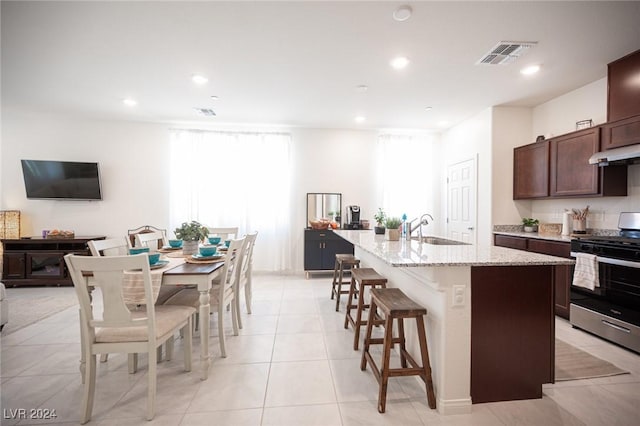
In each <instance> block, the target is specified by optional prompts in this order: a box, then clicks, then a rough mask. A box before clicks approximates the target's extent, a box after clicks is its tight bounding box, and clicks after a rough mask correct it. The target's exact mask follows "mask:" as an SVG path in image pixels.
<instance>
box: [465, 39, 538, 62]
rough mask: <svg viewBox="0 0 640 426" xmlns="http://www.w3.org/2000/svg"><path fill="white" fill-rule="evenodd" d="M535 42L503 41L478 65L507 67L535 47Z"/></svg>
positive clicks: (481, 59)
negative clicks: (506, 65)
mask: <svg viewBox="0 0 640 426" xmlns="http://www.w3.org/2000/svg"><path fill="white" fill-rule="evenodd" d="M536 44H537V42H535V41H526V42H522V41H501V42H500V43H498V44H496V45H495V46H494V47H493V48H492V49H491V50H490V51H489V53H487V54H485V55H484V56H482V58H480V60H479V61H478V62H476V65H505V64H508V63H510V62H512V61H514V60H516V59H518V58H519V57H520V56H522V55H524V53H525V52H526V51H527V50H529V49H530V48H532V47H533V46H535V45H536Z"/></svg>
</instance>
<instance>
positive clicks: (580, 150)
mask: <svg viewBox="0 0 640 426" xmlns="http://www.w3.org/2000/svg"><path fill="white" fill-rule="evenodd" d="M600 150H601V149H600V128H599V127H591V128H589V129H584V130H579V131H576V132H572V133H567V134H566V135H561V136H556V137H554V138H551V139H548V140H546V141H543V142H537V143H534V144H530V145H525V146H521V147H518V148H515V149H514V150H513V155H514V158H513V164H514V170H513V182H514V185H513V199H514V200H520V199H535V198H571V197H585V196H586V197H605V196H625V195H627V166H624V165H622V166H607V167H598V166H597V165H593V164H589V157H591V156H592V155H593V154H595V153H596V152H598V151H600Z"/></svg>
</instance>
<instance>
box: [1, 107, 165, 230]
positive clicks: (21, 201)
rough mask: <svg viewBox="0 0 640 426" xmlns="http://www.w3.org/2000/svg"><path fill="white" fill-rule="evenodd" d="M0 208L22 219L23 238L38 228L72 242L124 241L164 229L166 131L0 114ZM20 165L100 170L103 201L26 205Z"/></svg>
mask: <svg viewBox="0 0 640 426" xmlns="http://www.w3.org/2000/svg"><path fill="white" fill-rule="evenodd" d="M2 124H3V126H2V163H1V164H2V171H1V174H2V197H1V199H0V205H1V208H2V209H17V210H20V211H21V212H22V214H21V217H22V232H21V233H22V235H39V234H40V232H41V230H43V229H55V228H58V229H68V230H74V231H75V233H76V235H82V236H86V235H107V236H111V237H113V236H120V235H126V232H127V229H129V228H133V227H136V226H140V225H145V224H157V225H158V226H163V224H167V223H168V221H169V220H168V209H167V205H168V193H167V191H166V188H167V186H168V185H167V179H168V175H167V173H166V164H168V142H169V137H168V131H167V130H168V127H167V126H164V125H157V124H144V123H127V122H119V123H114V122H103V121H83V120H78V119H75V118H70V117H65V116H60V115H50V114H42V113H35V112H24V111H17V110H13V109H9V108H4V109H3V123H2ZM21 159H36V160H38V159H40V160H66V161H96V162H99V163H100V174H101V179H102V192H103V201H49V200H27V199H26V196H25V189H24V182H23V179H22V170H21V166H20V160H21Z"/></svg>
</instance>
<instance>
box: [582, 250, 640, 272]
mask: <svg viewBox="0 0 640 426" xmlns="http://www.w3.org/2000/svg"><path fill="white" fill-rule="evenodd" d="M576 254H577V253H576V252H573V251H572V252H571V256H573V257H576ZM596 260H597V261H598V263H608V264H609V265H618V266H627V267H629V268H638V269H640V262H634V261H631V260H620V259H613V258H611V257H600V256H596Z"/></svg>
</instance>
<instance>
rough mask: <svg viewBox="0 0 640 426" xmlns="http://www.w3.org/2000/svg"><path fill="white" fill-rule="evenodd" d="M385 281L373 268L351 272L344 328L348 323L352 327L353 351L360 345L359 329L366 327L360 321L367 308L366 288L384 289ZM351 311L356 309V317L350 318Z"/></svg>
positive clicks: (363, 322) (364, 323) (365, 322)
mask: <svg viewBox="0 0 640 426" xmlns="http://www.w3.org/2000/svg"><path fill="white" fill-rule="evenodd" d="M386 286H387V279H386V278H385V277H383V276H382V275H380V274H378V273H377V272H376V271H375V269H373V268H358V269H354V270H353V271H351V286H350V287H349V299H348V300H347V313H346V315H345V317H344V328H349V323H351V325H352V326H353V330H354V331H355V336H354V337H353V350H355V351H357V350H358V344H359V343H360V327H361V326H363V325H367V321H364V320H363V319H362V311H364V310H365V309H367V308H368V307H369V304H367V303H364V293H365V289H366V287H370V288H371V289H373V288H375V287H382V288H385V287H386ZM356 296H358V303H357V304H354V302H353V299H354V298H355V297H356ZM351 309H356V317H355V318H353V317H352V316H351Z"/></svg>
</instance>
